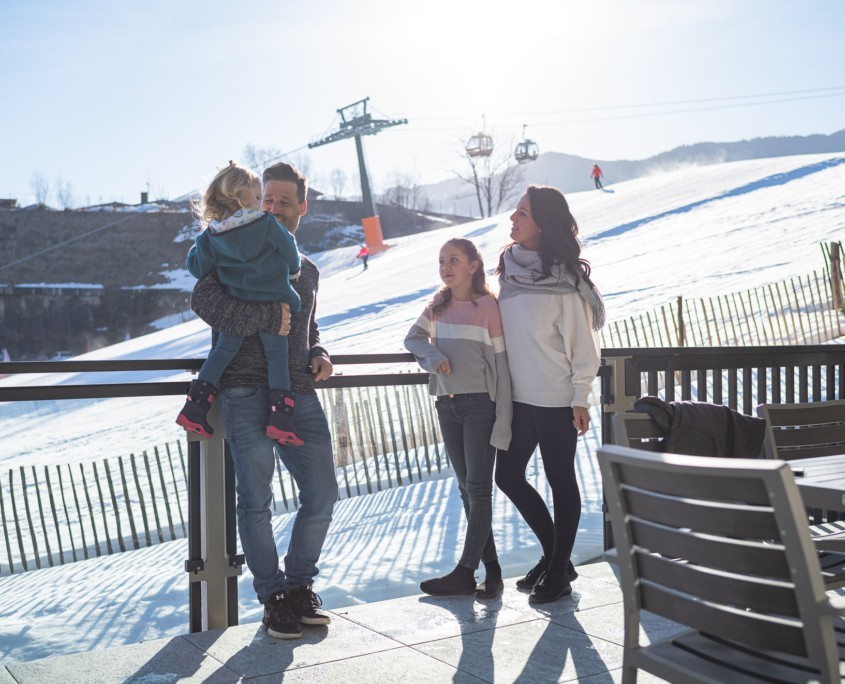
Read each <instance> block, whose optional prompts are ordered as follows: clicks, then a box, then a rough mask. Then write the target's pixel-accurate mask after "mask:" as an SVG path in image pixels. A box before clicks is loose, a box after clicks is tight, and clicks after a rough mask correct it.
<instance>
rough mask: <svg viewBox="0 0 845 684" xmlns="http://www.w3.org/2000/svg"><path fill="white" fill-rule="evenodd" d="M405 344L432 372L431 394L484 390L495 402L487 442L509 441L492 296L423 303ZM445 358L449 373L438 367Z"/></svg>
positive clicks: (503, 358)
mask: <svg viewBox="0 0 845 684" xmlns="http://www.w3.org/2000/svg"><path fill="white" fill-rule="evenodd" d="M405 348H406V349H407V350H408V351H409V352H411V353H412V354H413V355H414V356H415V357H416V358H417V361H418V362H419V364H420V366H422V368H423V369H424V370H427V371H428V372H429V373H431V377H430V379H429V385H428V391H429V394H432V395H434V396H444V395H450V394H471V393H481V392H485V393H487V395H488V396H489V397H490V399H491V400H493V401H494V402H496V422H495V423H494V424H493V431H492V434H491V435H490V444H491V445H492V446H494V447H496V448H497V449H507V448H508V446H509V445H510V441H511V416H512V405H511V376H510V371H509V370H508V358H507V354H506V353H505V338H504V333H503V331H502V319H501V317H500V316H499V307H498V306H497V304H496V300H495V299H493V298H492V297H490V296H489V295H485V296H483V297H481V298H480V299H476V300H475V301H472V302H459V301H455V300H454V299H453V300H452V301H450V302H449V305H448V306H447V307H446V308H445V309H444V310H443V311H441V312H440V313H438V314H435V313H433V311H432V307H431V305H429V306H427V307H426V309H425V311H423V312H422V315H421V316H420V317H419V318H418V319H417V322H416V323H414V325H413V326H411V329H410V330H409V331H408V334H407V335H406V336H405ZM447 360H448V361H449V365H450V366H451V368H452V372H451V375H443V374H442V373H438V372H437V367H438V366H439V365H440V364H441V363H443V361H447Z"/></svg>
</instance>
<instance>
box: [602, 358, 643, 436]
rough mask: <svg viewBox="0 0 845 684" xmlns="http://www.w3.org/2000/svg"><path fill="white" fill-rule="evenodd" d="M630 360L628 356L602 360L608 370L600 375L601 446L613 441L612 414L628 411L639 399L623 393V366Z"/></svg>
mask: <svg viewBox="0 0 845 684" xmlns="http://www.w3.org/2000/svg"><path fill="white" fill-rule="evenodd" d="M630 359H631V357H630V356H611V357H609V358H605V359H604V363H605V366H607V367H608V368H609V370H608V371H604V372H602V373H601V375H602V384H601V388H602V389H601V409H602V430H601V441H602V444H610V443H611V442H612V441H613V432H612V427H611V421H610V417H611V416H612V415H613V414H614V413H625V411H630V410H631V409H632V408H634V402H635V401H636V400H637V399H638V398H639V395H638V394H635V395H629V394H626V391H625V390H626V388H625V385H626V383H625V364H626V362H627V361H629V360H630Z"/></svg>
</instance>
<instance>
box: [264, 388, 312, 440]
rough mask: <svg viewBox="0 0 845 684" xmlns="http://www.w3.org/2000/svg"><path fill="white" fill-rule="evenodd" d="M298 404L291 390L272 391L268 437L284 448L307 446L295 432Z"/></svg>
mask: <svg viewBox="0 0 845 684" xmlns="http://www.w3.org/2000/svg"><path fill="white" fill-rule="evenodd" d="M295 406H296V402H295V401H294V398H293V392H291V391H289V390H270V422H269V423H268V424H267V430H266V433H265V434H266V435H267V436H268V437H269V438H270V439H275V440H276V441H277V442H278V443H279V444H281V445H282V446H302V445H303V444H305V442H303V441H302V440H301V439H300V438H299V437H297V436H296V433H295V432H294V421H293V415H294V407H295Z"/></svg>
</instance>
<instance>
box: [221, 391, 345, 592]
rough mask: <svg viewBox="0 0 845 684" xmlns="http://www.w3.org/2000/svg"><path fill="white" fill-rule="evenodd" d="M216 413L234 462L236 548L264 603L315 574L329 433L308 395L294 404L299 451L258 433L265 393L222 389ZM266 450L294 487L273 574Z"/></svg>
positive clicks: (330, 504)
mask: <svg viewBox="0 0 845 684" xmlns="http://www.w3.org/2000/svg"><path fill="white" fill-rule="evenodd" d="M220 411H221V413H222V415H223V423H224V424H225V426H226V435H227V439H228V442H229V448H230V449H231V452H232V458H233V459H234V462H235V475H236V476H237V493H238V504H237V514H238V534H239V536H240V539H241V548H242V549H243V552H244V556H245V558H246V564H247V566H248V567H249V569H250V571H251V572H252V576H253V583H252V584H253V587H254V588H255V593H256V594H258V600H259V601H260V602H261V603H266V602H267V601H268V600H269V599H270V597H271V596H272V595H273V594H275V593H277V592H280V591H285V590H290V589H297V588H300V587H305V586H311V583H312V581H313V579H314V577H315V576H316V575H317V573H318V572H319V571H318V570H317V561H318V560H319V559H320V553H321V552H322V549H323V542H324V541H325V539H326V533H327V532H328V528H329V523H330V522H331V519H332V510H333V508H334V503H335V501H336V500H337V479H336V477H335V468H334V456H333V454H332V442H331V435H330V434H329V426H328V424H327V423H326V415H325V413H323V408H322V407H321V406H320V402H319V401H318V400H317V396H316V395H313V394H300V395H297V397H296V434H297V435H299V437H301V438H302V439H303V440H304V442H305V444H304V445H303V446H299V447H283V446H281V445H279V444H277V443H276V442H275V441H273V440H272V439H270V438H268V437H267V436H266V435H265V434H264V431H265V429H266V428H267V421H268V420H269V418H270V393H269V391H268V390H267V389H259V388H257V387H238V388H233V389H227V390H223V391H222V392H221V393H220ZM274 449H278V450H279V453H280V455H281V458H282V463H284V465H285V467H286V468H287V470H288V472H289V473H290V474H291V475H292V476H293V479H294V481H295V482H296V485H297V487H298V488H299V510H298V511H297V512H296V517H295V519H294V523H293V528H292V529H291V534H290V541H289V543H288V551H287V555H286V556H285V564H284V570H282V569H281V568H280V567H279V553H278V550H277V548H276V540H275V538H274V537H273V527H272V522H271V517H272V513H271V510H270V506H271V504H272V493H271V486H272V480H273V476H274V473H275V458H274V455H273V451H274Z"/></svg>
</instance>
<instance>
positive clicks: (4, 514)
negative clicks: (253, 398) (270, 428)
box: [0, 442, 188, 575]
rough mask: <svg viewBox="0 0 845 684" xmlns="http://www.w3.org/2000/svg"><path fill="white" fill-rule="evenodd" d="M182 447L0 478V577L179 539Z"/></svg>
mask: <svg viewBox="0 0 845 684" xmlns="http://www.w3.org/2000/svg"><path fill="white" fill-rule="evenodd" d="M187 480H188V478H187V472H186V469H185V458H184V454H183V451H182V444H181V443H178V442H177V443H176V444H175V448H171V446H170V445H169V444H166V445H165V446H164V448H163V449H161V450H160V449H159V448H158V447H156V448H154V449H153V452H152V454H149V453H148V452H146V451H145V452H143V453H142V454H140V455H137V456H136V455H135V454H130V455H129V457H128V458H125V457H123V456H117V457H112V458H104V459H102V460H98V461H87V462H84V463H76V464H70V463H66V464H63V465H54V466H40V467H36V466H19V467H18V468H13V469H10V470H8V471H7V473H6V477H5V478H3V477H2V476H0V519H2V524H3V531H4V542H5V552H6V558H5V562H2V561H0V575H7V574H12V573H15V572H20V571H26V570H34V569H36V568H42V567H47V566H54V565H62V564H64V563H69V562H73V561H77V560H83V559H86V558H93V557H96V556H103V555H108V554H112V553H116V552H118V551H126V550H127V549H139V548H141V547H143V546H151V545H153V544H158V543H161V542H163V541H169V540H171V539H177V538H179V537H184V536H185V534H186V532H187V530H186V521H187V511H186V509H185V502H186V501H187Z"/></svg>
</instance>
